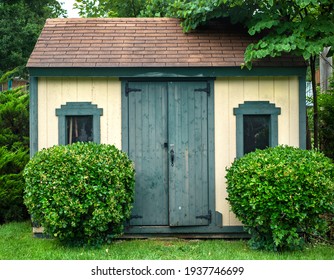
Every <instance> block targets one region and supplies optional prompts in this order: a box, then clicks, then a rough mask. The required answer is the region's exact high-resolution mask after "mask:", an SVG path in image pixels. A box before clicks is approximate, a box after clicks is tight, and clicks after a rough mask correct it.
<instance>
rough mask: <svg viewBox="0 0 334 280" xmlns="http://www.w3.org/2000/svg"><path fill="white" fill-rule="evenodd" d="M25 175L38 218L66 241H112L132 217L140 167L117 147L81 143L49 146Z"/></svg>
mask: <svg viewBox="0 0 334 280" xmlns="http://www.w3.org/2000/svg"><path fill="white" fill-rule="evenodd" d="M24 178H25V180H26V189H25V197H24V201H25V204H26V205H27V208H28V210H29V212H30V214H31V215H32V217H33V220H34V221H37V222H39V223H40V224H41V225H42V226H43V227H44V229H45V232H46V233H48V234H50V235H51V236H53V237H56V238H58V239H59V240H61V241H64V242H74V243H76V242H79V243H88V244H94V245H95V244H96V243H102V242H104V241H108V240H110V239H111V238H113V237H114V236H117V235H119V234H121V232H122V229H123V222H124V221H125V220H127V219H128V218H129V216H130V211H131V208H132V202H133V193H134V169H133V165H132V162H131V161H130V160H129V159H128V157H127V155H126V154H125V153H123V152H121V151H119V150H118V149H117V148H116V147H115V146H112V145H104V144H101V145H98V144H95V143H80V142H78V143H75V144H72V145H67V146H54V147H52V148H49V149H43V150H42V151H40V152H38V153H37V154H36V155H35V156H34V157H33V158H32V159H31V160H30V162H29V163H28V164H27V166H26V168H25V171H24Z"/></svg>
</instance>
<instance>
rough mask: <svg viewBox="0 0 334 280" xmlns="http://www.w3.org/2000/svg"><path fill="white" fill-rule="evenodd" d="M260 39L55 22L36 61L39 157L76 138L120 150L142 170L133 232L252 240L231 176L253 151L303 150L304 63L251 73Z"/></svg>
mask: <svg viewBox="0 0 334 280" xmlns="http://www.w3.org/2000/svg"><path fill="white" fill-rule="evenodd" d="M250 42H252V38H251V37H250V36H249V35H248V34H247V32H246V31H245V30H244V29H243V28H242V27H240V26H235V25H231V24H229V23H227V22H225V21H221V22H215V23H213V24H209V25H207V26H204V27H201V28H199V29H197V30H196V31H193V32H190V33H187V34H185V33H183V31H182V28H181V27H180V22H179V20H177V19H172V18H99V19H94V18H90V19H49V20H47V22H46V24H45V27H44V29H43V31H42V33H41V35H40V37H39V39H38V42H37V44H36V46H35V49H34V50H33V53H32V54H31V57H30V59H29V61H28V65H27V67H28V69H29V72H30V104H31V108H30V118H31V119H30V130H31V155H33V154H34V153H36V152H37V151H38V150H40V149H42V148H47V147H51V146H53V145H58V144H69V143H72V142H75V141H95V142H98V143H108V144H114V145H116V146H117V147H119V148H120V149H122V150H123V151H125V152H127V153H128V155H129V157H130V158H131V159H132V160H133V161H134V162H135V167H136V186H135V201H134V208H133V213H132V216H131V220H130V221H129V226H128V227H127V229H126V232H127V233H131V234H153V235H156V234H165V235H166V234H167V235H174V234H176V235H180V234H182V235H185V234H193V235H215V234H216V235H224V234H232V233H238V232H242V225H241V223H240V221H238V220H237V219H236V217H235V215H234V214H233V213H232V212H231V211H230V207H229V205H228V202H227V201H226V197H227V193H226V182H225V168H226V167H227V166H229V165H230V164H231V162H233V160H234V159H235V158H236V157H240V156H242V155H244V154H245V153H248V152H250V151H252V150H254V149H255V148H260V149H261V148H265V147H268V146H275V145H278V144H286V145H291V146H296V147H301V148H305V142H306V108H305V75H306V66H305V64H304V62H303V61H302V60H301V59H299V58H295V57H290V56H285V57H277V58H274V59H265V60H261V61H257V62H256V63H254V66H253V68H252V70H248V69H242V68H241V67H240V65H241V63H243V55H244V51H245V48H246V47H247V45H248V44H249V43H250Z"/></svg>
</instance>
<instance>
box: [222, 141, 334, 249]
mask: <svg viewBox="0 0 334 280" xmlns="http://www.w3.org/2000/svg"><path fill="white" fill-rule="evenodd" d="M333 178H334V165H333V163H332V162H331V160H330V159H329V158H327V157H325V156H324V155H323V154H322V153H319V152H316V151H306V150H301V149H298V148H293V147H288V146H278V147H275V148H268V149H265V150H256V151H255V152H253V153H249V154H247V155H245V156H244V157H242V158H240V159H237V160H235V161H234V162H233V164H232V165H231V167H229V168H227V175H226V179H227V185H228V186H227V192H228V198H227V200H228V201H229V202H230V204H231V208H232V211H233V212H234V213H235V214H236V216H237V217H238V219H239V220H240V221H241V222H242V223H243V224H244V225H245V227H246V229H248V231H249V233H250V234H251V240H250V245H251V246H252V247H253V248H256V249H268V250H274V251H276V250H284V249H299V248H302V247H303V244H304V243H305V242H304V241H305V240H306V239H308V238H309V237H311V236H314V235H317V236H323V235H324V234H325V232H326V231H327V230H328V227H327V225H326V221H325V219H324V218H322V217H321V215H323V214H325V213H333V212H334V182H333Z"/></svg>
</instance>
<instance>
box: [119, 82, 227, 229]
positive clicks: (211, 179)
mask: <svg viewBox="0 0 334 280" xmlns="http://www.w3.org/2000/svg"><path fill="white" fill-rule="evenodd" d="M163 80H164V81H165V82H170V81H175V82H189V81H207V82H208V83H209V84H210V89H211V92H210V94H208V184H209V186H208V192H209V210H210V211H211V213H212V219H211V223H210V224H209V225H208V226H207V225H205V226H191V227H187V228H189V232H194V231H195V232H196V228H198V229H199V231H200V232H202V231H203V228H207V229H208V230H209V231H210V229H213V228H215V229H217V228H216V227H217V226H218V227H220V226H221V222H219V221H217V220H220V219H217V218H218V217H216V216H217V214H216V213H217V212H216V205H215V153H214V150H215V149H214V147H215V143H214V90H213V89H214V80H213V79H203V78H200V79H194V78H192V79H173V78H171V79H163ZM138 81H141V82H156V81H162V79H154V78H151V79H122V150H123V151H124V152H126V153H127V152H128V151H129V133H128V132H129V131H128V127H129V114H128V113H129V112H128V108H129V99H128V97H127V96H126V84H127V83H128V82H138ZM218 216H220V217H221V215H218ZM129 228H137V230H139V231H140V228H142V227H140V226H131V227H128V229H129ZM150 228H151V231H152V233H154V232H155V233H157V231H156V229H155V226H150V227H148V228H147V227H145V230H144V231H145V232H147V231H150ZM167 228H169V229H168V231H176V232H177V231H178V230H177V227H176V228H174V229H173V227H167ZM190 228H191V229H190ZM137 230H136V231H137ZM182 231H183V230H182Z"/></svg>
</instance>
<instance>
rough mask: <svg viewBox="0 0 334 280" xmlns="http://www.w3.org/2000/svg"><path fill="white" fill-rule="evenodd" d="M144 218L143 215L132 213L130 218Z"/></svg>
mask: <svg viewBox="0 0 334 280" xmlns="http://www.w3.org/2000/svg"><path fill="white" fill-rule="evenodd" d="M142 218H143V216H139V215H131V216H130V220H132V219H142Z"/></svg>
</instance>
